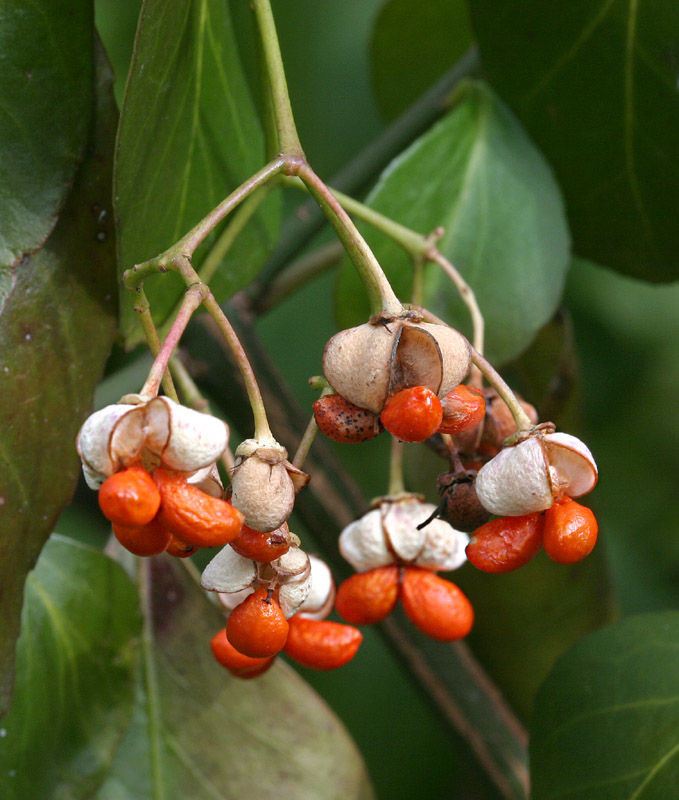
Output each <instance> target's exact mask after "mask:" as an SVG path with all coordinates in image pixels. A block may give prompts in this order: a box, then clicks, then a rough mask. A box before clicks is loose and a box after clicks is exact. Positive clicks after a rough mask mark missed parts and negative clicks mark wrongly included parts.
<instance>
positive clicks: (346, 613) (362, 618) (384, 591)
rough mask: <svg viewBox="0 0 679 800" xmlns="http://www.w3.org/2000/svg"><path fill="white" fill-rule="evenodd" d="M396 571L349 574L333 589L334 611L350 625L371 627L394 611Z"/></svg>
mask: <svg viewBox="0 0 679 800" xmlns="http://www.w3.org/2000/svg"><path fill="white" fill-rule="evenodd" d="M398 575H399V568H398V567H397V566H395V565H390V566H386V567H377V568H376V569H371V570H369V571H368V572H361V573H358V574H357V575H352V576H351V577H350V578H347V580H345V581H344V583H342V584H341V585H340V587H339V589H338V590H337V598H336V600H335V608H336V609H337V612H338V614H339V615H340V616H341V617H342V618H343V619H345V620H346V621H347V622H351V623H353V624H354V625H373V624H374V623H375V622H380V621H381V620H383V619H384V618H385V617H387V616H388V615H389V614H391V612H392V611H393V610H394V606H395V605H396V601H397V600H398Z"/></svg>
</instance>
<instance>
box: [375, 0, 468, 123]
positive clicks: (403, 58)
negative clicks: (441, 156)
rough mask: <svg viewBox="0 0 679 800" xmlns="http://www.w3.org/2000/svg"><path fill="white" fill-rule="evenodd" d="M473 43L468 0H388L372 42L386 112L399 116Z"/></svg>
mask: <svg viewBox="0 0 679 800" xmlns="http://www.w3.org/2000/svg"><path fill="white" fill-rule="evenodd" d="M471 43H472V32H471V24H470V21H469V12H468V11H467V4H466V3H465V2H464V0H452V2H451V0H428V2H426V3H419V4H418V5H417V6H415V5H414V4H413V2H412V0H387V2H385V3H384V5H383V6H382V8H381V9H380V13H379V15H378V17H377V19H376V20H375V28H374V30H373V35H372V40H371V43H370V55H371V59H370V60H371V67H372V77H373V85H374V87H375V94H376V97H377V101H378V103H379V105H380V108H381V110H382V112H383V114H384V115H385V116H386V117H388V118H392V117H395V116H397V115H398V114H400V113H401V112H402V111H405V109H406V108H407V107H408V106H409V105H410V104H411V103H413V102H415V100H417V98H418V97H419V96H420V95H421V94H422V93H423V92H424V91H425V90H426V89H428V88H429V86H430V85H431V84H432V83H434V81H435V80H436V79H437V78H438V77H439V76H440V75H441V74H442V73H443V72H445V71H446V70H447V69H448V68H449V67H452V65H453V64H454V63H455V62H456V61H457V60H458V58H460V57H461V56H462V55H463V54H464V52H465V51H466V50H467V48H468V47H469V46H470V45H471Z"/></svg>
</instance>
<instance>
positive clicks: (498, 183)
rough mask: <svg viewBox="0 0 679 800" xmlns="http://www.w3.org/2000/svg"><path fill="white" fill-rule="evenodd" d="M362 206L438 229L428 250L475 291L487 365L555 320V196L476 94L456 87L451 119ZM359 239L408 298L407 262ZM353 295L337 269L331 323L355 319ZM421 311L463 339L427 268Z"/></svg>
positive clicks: (358, 306)
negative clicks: (443, 322) (431, 313)
mask: <svg viewBox="0 0 679 800" xmlns="http://www.w3.org/2000/svg"><path fill="white" fill-rule="evenodd" d="M367 202H368V204H369V205H370V206H371V207H372V208H375V209H376V210H378V211H380V212H382V213H383V214H385V215H386V216H388V217H391V218H393V219H395V220H396V221H397V222H400V223H402V224H404V225H406V226H407V227H409V228H412V229H414V230H416V231H418V232H419V233H429V232H431V231H433V230H434V228H436V227H437V226H439V225H442V226H444V228H445V235H444V236H443V238H442V239H441V241H440V242H439V248H440V249H441V251H442V252H443V253H444V254H445V255H446V256H447V257H448V258H449V259H450V260H451V261H452V262H453V263H454V264H455V266H456V267H457V268H458V270H459V271H460V272H461V273H462V275H463V276H464V277H465V278H466V280H467V281H468V283H469V284H470V285H471V286H472V288H473V290H474V292H475V293H476V297H477V300H478V303H479V305H480V307H481V311H482V312H483V314H484V316H485V319H486V330H487V337H486V342H487V348H486V349H487V354H488V357H489V358H491V359H492V360H494V361H506V360H507V359H509V358H512V357H514V356H516V355H517V354H518V353H519V352H520V351H521V350H523V349H524V348H525V347H526V346H527V345H528V344H529V343H530V341H531V339H532V338H533V336H534V335H535V333H536V332H537V330H538V329H539V328H540V326H541V325H543V324H544V323H545V322H546V321H547V320H548V319H549V318H550V317H551V315H552V314H553V313H554V310H555V308H556V306H557V304H558V302H559V298H560V296H561V291H562V287H563V281H564V276H565V273H566V270H567V268H568V263H569V254H568V244H569V239H568V231H567V228H566V223H565V218H564V212H563V207H562V203H561V197H560V195H559V191H558V189H557V187H556V184H555V183H554V180H553V178H552V174H551V172H550V170H549V167H548V166H547V164H546V163H545V162H544V160H543V159H542V157H541V156H540V154H539V153H538V151H537V150H536V149H535V147H534V146H533V144H532V143H531V142H530V140H529V139H528V137H527V136H526V135H525V133H524V132H523V130H522V129H521V126H520V125H519V124H518V123H517V121H516V120H515V118H514V117H513V116H512V114H511V112H510V111H509V110H508V109H507V108H506V107H505V106H504V105H503V104H502V103H501V102H500V101H499V100H498V99H497V97H496V96H495V95H494V94H493V92H492V91H491V90H490V89H489V88H488V87H487V86H486V85H485V84H483V83H480V82H471V81H468V82H465V84H464V85H463V86H462V87H461V88H460V90H459V93H458V95H457V103H456V106H455V108H454V110H453V111H451V112H450V113H449V114H448V115H447V116H446V117H445V118H444V119H443V120H442V121H441V122H439V123H438V124H437V125H435V126H434V127H433V128H432V129H431V130H430V131H428V132H427V133H426V134H424V136H422V137H421V138H420V139H418V140H417V141H416V142H415V143H414V144H413V145H412V146H411V147H410V148H409V149H408V150H406V151H405V152H404V153H403V154H402V155H401V156H399V157H398V158H397V159H395V160H394V161H393V162H392V164H391V165H390V166H389V167H388V168H387V170H386V171H385V172H384V173H383V175H382V177H381V179H380V181H379V183H378V185H377V187H376V188H375V190H374V191H373V193H372V194H371V195H370V197H369V198H368V201H367ZM368 240H369V242H370V243H371V244H372V245H373V247H374V249H375V253H376V255H377V257H378V259H379V261H380V263H381V264H382V266H383V268H384V269H385V271H386V273H387V275H388V276H389V278H390V279H391V280H392V282H393V285H394V289H395V290H396V293H397V294H398V295H399V296H400V297H401V298H402V299H403V300H408V299H409V298H410V292H411V283H412V266H411V263H410V260H409V258H408V257H407V256H406V255H405V253H404V252H403V251H401V249H400V248H399V247H397V246H396V245H395V244H393V243H392V242H391V241H387V240H386V239H385V238H384V237H383V236H377V235H375V234H372V233H369V234H368ZM364 296H365V294H364V292H362V291H361V290H360V288H359V286H358V279H357V277H356V276H355V274H354V272H353V270H352V269H351V268H350V267H349V265H348V264H346V265H345V267H344V269H343V270H342V273H341V275H340V279H339V284H338V292H337V313H338V319H339V321H340V324H342V325H344V326H348V325H355V324H357V323H359V322H361V321H364V320H365V319H366V317H367V316H368V306H367V303H366V302H365V301H364V300H362V298H364ZM424 305H426V306H428V307H429V308H430V309H431V310H432V311H434V313H436V314H438V315H439V316H441V317H443V318H444V319H445V320H446V321H448V322H450V323H451V324H453V325H455V326H456V327H458V328H460V329H461V330H463V331H464V332H465V333H467V334H469V333H470V326H469V323H468V316H469V315H468V313H467V312H466V309H465V307H464V306H463V305H462V303H461V301H460V299H459V297H458V295H457V292H456V290H455V288H454V287H453V285H452V283H451V282H450V280H449V278H448V277H446V276H445V275H444V274H443V272H442V271H441V270H440V269H439V267H437V266H434V265H429V266H428V267H427V270H426V275H425V287H424Z"/></svg>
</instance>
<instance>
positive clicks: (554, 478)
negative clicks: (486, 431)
mask: <svg viewBox="0 0 679 800" xmlns="http://www.w3.org/2000/svg"><path fill="white" fill-rule="evenodd" d="M597 475H598V473H597V467H596V463H595V462H594V459H593V457H592V454H591V453H590V451H589V449H588V448H587V446H586V445H585V444H584V443H583V442H581V441H580V440H579V439H577V438H576V437H575V436H571V435H570V434H564V433H552V434H538V435H536V436H531V437H530V438H529V439H525V440H524V441H522V442H519V444H517V445H515V446H514V447H507V448H505V449H504V450H501V451H500V452H499V453H498V454H497V455H496V456H495V458H493V459H491V460H490V461H489V462H488V463H487V464H485V465H484V466H483V467H482V468H481V470H480V471H479V474H478V475H477V477H476V494H477V496H478V498H479V500H480V502H481V504H482V505H483V507H484V508H486V509H487V510H488V511H490V512H491V513H493V514H498V515H500V516H510V517H515V516H523V515H524V514H532V513H534V512H536V511H544V510H546V509H548V508H551V506H552V504H553V502H554V499H555V498H556V497H559V496H560V495H561V494H567V495H568V496H569V497H580V496H581V495H583V494H586V493H587V492H589V491H591V490H592V489H593V488H594V486H595V484H596V481H597Z"/></svg>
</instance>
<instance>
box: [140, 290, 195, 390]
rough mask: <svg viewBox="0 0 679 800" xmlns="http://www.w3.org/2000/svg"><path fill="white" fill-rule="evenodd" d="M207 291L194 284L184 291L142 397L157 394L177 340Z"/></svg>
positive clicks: (145, 384) (177, 342) (143, 388)
mask: <svg viewBox="0 0 679 800" xmlns="http://www.w3.org/2000/svg"><path fill="white" fill-rule="evenodd" d="M208 291H209V289H208V288H207V286H206V285H205V284H204V283H197V284H194V285H193V286H190V287H189V288H188V289H187V290H186V293H185V294H184V300H183V301H182V304H181V306H180V308H179V311H178V312H177V316H176V317H175V320H174V322H173V323H172V327H171V328H170V330H169V331H168V334H167V336H166V337H165V341H164V342H163V344H162V347H161V348H160V351H159V352H158V355H157V356H156V358H155V360H154V362H153V364H152V366H151V370H150V372H149V376H148V378H147V379H146V383H144V386H143V387H142V390H141V394H142V395H143V396H144V397H155V396H156V395H157V394H158V389H159V388H160V382H161V380H162V377H163V375H164V373H165V371H166V369H167V365H168V363H169V361H170V358H171V357H172V354H173V353H174V351H175V349H176V348H177V345H178V344H179V340H180V339H181V337H182V334H183V333H184V331H185V330H186V326H187V325H188V324H189V320H190V319H191V317H192V316H193V312H194V311H195V310H196V309H197V308H198V306H199V305H200V304H201V303H202V302H203V300H204V298H205V296H206V294H207V292H208Z"/></svg>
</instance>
